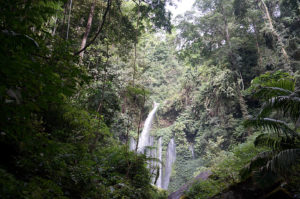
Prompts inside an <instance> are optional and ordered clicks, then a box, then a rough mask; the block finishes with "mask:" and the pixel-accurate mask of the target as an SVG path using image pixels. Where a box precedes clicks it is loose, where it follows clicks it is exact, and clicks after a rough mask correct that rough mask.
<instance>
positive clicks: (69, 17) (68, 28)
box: [66, 0, 72, 40]
mask: <svg viewBox="0 0 300 199" xmlns="http://www.w3.org/2000/svg"><path fill="white" fill-rule="evenodd" d="M71 11H72V0H70V7H69V16H68V27H67V37H66V39H67V40H68V39H69V30H70V20H71Z"/></svg>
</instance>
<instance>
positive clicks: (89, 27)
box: [79, 0, 96, 60]
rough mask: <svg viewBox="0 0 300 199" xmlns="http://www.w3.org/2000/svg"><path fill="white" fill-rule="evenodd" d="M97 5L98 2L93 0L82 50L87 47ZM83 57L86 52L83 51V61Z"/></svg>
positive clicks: (81, 55)
mask: <svg viewBox="0 0 300 199" xmlns="http://www.w3.org/2000/svg"><path fill="white" fill-rule="evenodd" d="M95 5H96V0H93V2H92V5H91V9H90V13H89V17H88V21H87V24H86V29H85V33H84V35H83V38H82V41H81V46H80V49H83V48H84V47H85V45H86V41H87V38H88V36H89V34H90V31H91V27H92V22H93V16H94V11H95ZM83 55H84V51H81V52H80V54H79V56H80V59H81V60H82V59H83Z"/></svg>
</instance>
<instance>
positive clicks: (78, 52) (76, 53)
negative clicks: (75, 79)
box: [74, 0, 111, 55]
mask: <svg viewBox="0 0 300 199" xmlns="http://www.w3.org/2000/svg"><path fill="white" fill-rule="evenodd" d="M110 6H111V0H107V7H106V9H105V12H104V14H103V16H102V22H101V24H100V27H99V28H98V31H97V33H96V34H95V36H94V37H93V38H92V39H91V41H90V42H89V43H87V44H85V45H84V47H83V48H81V49H80V50H79V51H77V52H74V55H80V54H81V53H82V52H84V51H85V50H86V48H87V47H89V46H90V45H91V44H93V43H94V41H95V40H96V39H97V37H98V36H99V34H100V33H101V31H102V30H103V27H104V24H105V20H106V16H107V14H108V12H109V9H110ZM86 41H87V37H86V40H85V43H86Z"/></svg>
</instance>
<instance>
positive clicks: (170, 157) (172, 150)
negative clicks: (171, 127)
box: [162, 138, 176, 189]
mask: <svg viewBox="0 0 300 199" xmlns="http://www.w3.org/2000/svg"><path fill="white" fill-rule="evenodd" d="M175 160H176V146H175V142H174V138H172V139H171V140H170V142H169V144H168V148H167V155H166V163H165V164H166V166H165V175H164V178H163V186H162V188H163V189H168V186H169V182H170V177H171V171H172V165H173V163H174V162H175Z"/></svg>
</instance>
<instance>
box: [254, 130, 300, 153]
mask: <svg viewBox="0 0 300 199" xmlns="http://www.w3.org/2000/svg"><path fill="white" fill-rule="evenodd" d="M254 145H255V146H267V147H270V148H272V150H283V149H289V148H291V147H293V146H295V141H294V140H293V139H290V138H288V137H284V136H280V137H278V136H275V135H273V134H268V133H264V134H260V135H259V136H257V137H256V138H255V140H254Z"/></svg>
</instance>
